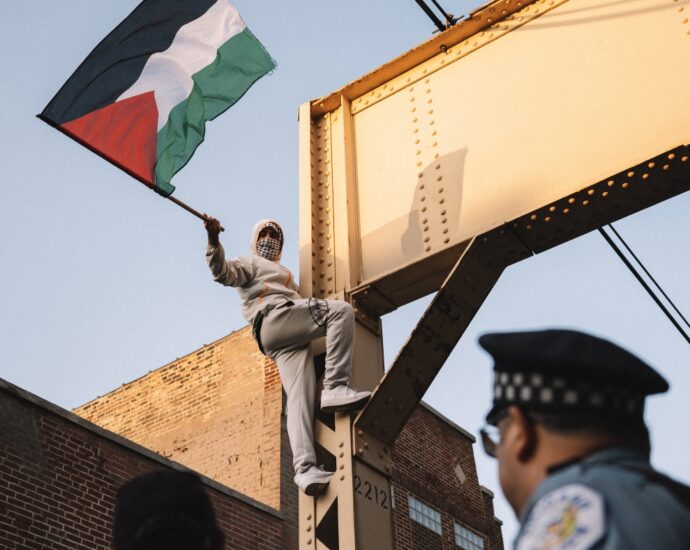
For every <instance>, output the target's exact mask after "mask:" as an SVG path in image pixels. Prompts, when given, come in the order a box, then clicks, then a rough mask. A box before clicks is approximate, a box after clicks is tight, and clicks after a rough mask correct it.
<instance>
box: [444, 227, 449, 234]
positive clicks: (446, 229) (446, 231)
mask: <svg viewBox="0 0 690 550" xmlns="http://www.w3.org/2000/svg"><path fill="white" fill-rule="evenodd" d="M443 233H444V235H445V234H446V233H448V228H447V227H446V228H444V229H443Z"/></svg>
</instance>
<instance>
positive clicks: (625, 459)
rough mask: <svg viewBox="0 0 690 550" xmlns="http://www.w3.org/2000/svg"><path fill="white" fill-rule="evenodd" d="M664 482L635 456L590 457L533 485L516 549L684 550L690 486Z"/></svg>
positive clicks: (606, 453)
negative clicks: (680, 493) (533, 490)
mask: <svg viewBox="0 0 690 550" xmlns="http://www.w3.org/2000/svg"><path fill="white" fill-rule="evenodd" d="M664 480H667V481H666V482H664ZM670 485H673V482H671V481H670V480H668V478H665V476H662V475H661V474H659V473H658V472H656V471H655V470H654V469H653V468H652V467H651V466H650V464H649V461H648V460H647V459H646V458H645V457H644V456H643V455H642V454H641V453H638V452H637V451H634V450H631V449H623V448H615V449H606V450H603V451H599V452H597V453H594V454H592V455H590V456H588V457H587V458H585V459H584V460H581V461H579V462H576V463H573V464H570V465H567V466H565V467H563V468H561V469H559V470H557V471H555V472H553V473H552V474H551V475H550V476H549V477H548V478H547V479H545V480H544V481H543V482H542V483H540V484H539V486H538V487H537V489H536V491H535V492H534V493H533V494H532V495H531V497H530V498H529V500H528V502H527V505H526V507H525V510H524V511H523V514H522V517H521V518H520V532H519V533H518V537H517V539H516V540H515V545H514V548H515V550H537V549H539V550H541V549H544V550H546V549H548V550H582V549H592V550H623V549H625V550H635V549H640V550H656V549H660V550H661V549H663V550H684V549H690V508H688V502H687V495H688V494H690V493H689V492H688V491H690V489H689V488H688V487H686V486H683V485H681V484H679V483H677V484H675V488H676V490H674V489H672V488H671V486H670ZM679 490H680V492H683V493H684V494H685V497H684V498H685V502H684V503H683V502H682V498H683V497H680V496H679Z"/></svg>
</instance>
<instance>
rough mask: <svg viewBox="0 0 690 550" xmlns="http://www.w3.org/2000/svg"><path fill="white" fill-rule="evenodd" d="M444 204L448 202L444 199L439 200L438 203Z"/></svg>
mask: <svg viewBox="0 0 690 550" xmlns="http://www.w3.org/2000/svg"><path fill="white" fill-rule="evenodd" d="M444 202H446V199H444V198H443V197H441V198H440V199H438V203H439V204H443V203H444Z"/></svg>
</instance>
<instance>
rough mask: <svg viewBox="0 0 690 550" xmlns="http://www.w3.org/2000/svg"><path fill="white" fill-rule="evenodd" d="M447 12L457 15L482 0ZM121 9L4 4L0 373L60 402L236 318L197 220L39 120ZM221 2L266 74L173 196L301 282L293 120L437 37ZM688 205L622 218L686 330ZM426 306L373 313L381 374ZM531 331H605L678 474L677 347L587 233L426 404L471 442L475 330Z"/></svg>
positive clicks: (296, 4)
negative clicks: (260, 51)
mask: <svg viewBox="0 0 690 550" xmlns="http://www.w3.org/2000/svg"><path fill="white" fill-rule="evenodd" d="M442 3H443V5H444V6H445V7H446V8H447V9H448V10H449V11H452V12H454V13H456V14H460V13H466V12H467V11H468V10H469V9H471V8H474V7H476V5H478V4H479V2H475V1H472V2H461V1H458V0H452V1H451V0H444V1H443V2H442ZM136 4H137V2H136V1H135V0H120V1H119V2H105V1H102V0H95V1H89V2H87V1H86V0H63V1H61V2H45V1H38V0H22V1H21V2H18V1H14V2H3V3H2V6H1V7H0V14H1V15H2V22H3V23H2V25H3V30H2V33H0V52H1V53H0V56H1V59H2V67H3V72H4V74H5V76H4V78H3V79H2V80H1V81H0V94H1V95H0V97H1V98H2V105H3V109H2V111H1V114H0V117H1V120H2V124H1V126H0V128H1V131H2V152H1V153H0V158H1V159H2V176H1V180H0V181H1V182H2V183H1V185H2V195H1V202H0V205H1V208H2V209H1V210H0V235H1V236H2V239H1V241H0V311H2V316H1V317H0V349H1V350H2V354H1V355H0V357H2V362H1V363H0V377H2V378H5V379H6V380H8V381H10V382H12V383H14V384H16V385H18V386H21V387H23V388H25V389H27V390H29V391H31V392H33V393H36V394H38V395H39V396H41V397H43V398H45V399H48V400H50V401H52V402H55V403H57V404H58V405H61V406H63V407H65V408H72V407H74V406H76V405H79V404H81V403H84V402H86V401H88V400H90V399H92V398H94V397H95V396H97V395H102V394H104V393H107V392H108V391H110V390H112V389H114V388H116V387H117V386H119V385H120V384H122V383H124V382H127V381H130V380H132V379H134V378H137V377H139V376H141V375H142V374H145V373H146V372H148V371H149V370H153V369H156V368H158V367H160V366H162V365H163V364H165V363H167V362H169V361H171V360H173V359H174V358H176V357H178V356H182V355H184V354H186V353H189V352H191V351H193V350H194V349H196V348H198V347H200V346H201V345H203V344H204V343H208V342H211V341H213V340H215V339H217V338H220V337H222V336H224V335H225V334H227V333H228V332H230V331H232V330H235V329H238V328H241V327H242V326H243V325H244V322H243V320H242V318H241V317H240V315H239V300H238V298H237V296H236V293H235V292H234V291H232V290H230V289H226V288H223V287H221V286H220V285H217V284H215V283H213V282H212V281H211V279H210V276H209V272H208V268H207V267H206V264H205V261H204V256H203V253H204V246H205V233H204V230H203V227H202V225H201V222H199V221H198V220H197V219H196V218H193V217H191V216H190V215H189V214H187V213H186V212H184V211H182V210H180V209H179V208H177V207H175V206H174V205H172V204H170V203H169V202H168V201H166V200H164V199H162V198H160V197H159V196H157V195H156V194H155V193H153V192H151V191H150V190H148V189H147V188H145V187H144V186H143V185H141V184H139V183H137V182H135V181H134V180H132V179H130V178H129V177H128V176H126V175H125V174H124V173H122V172H120V171H119V170H117V169H115V168H113V167H112V166H110V165H109V164H107V163H106V162H105V161H103V160H101V159H100V158H98V157H96V156H95V155H93V154H92V153H90V152H88V151H87V150H86V149H83V148H82V147H80V146H78V145H77V144H76V143H74V142H72V141H71V140H69V139H67V138H66V137H64V136H63V135H61V134H60V133H58V132H56V131H55V130H53V129H51V128H49V127H48V126H47V125H45V124H44V123H42V122H40V121H38V120H37V119H36V118H35V117H34V115H35V114H36V113H39V112H40V111H41V110H42V109H43V107H44V106H45V104H46V103H47V102H48V101H49V100H50V99H51V97H52V96H53V95H54V94H55V92H56V91H57V90H58V88H59V87H60V86H61V84H62V83H63V82H64V81H65V80H66V79H67V78H68V77H69V75H70V74H71V73H72V71H73V70H74V69H75V68H76V67H77V65H78V64H79V63H80V62H81V61H82V59H83V58H84V57H85V56H86V55H87V54H88V53H89V51H90V50H91V49H92V48H93V47H94V46H95V45H96V44H97V43H98V42H99V41H100V39H101V38H103V37H104V36H105V35H106V34H107V33H108V32H109V31H110V30H111V29H112V28H113V27H114V26H115V25H116V24H117V23H118V22H119V21H120V20H121V19H123V18H124V17H125V16H126V15H127V14H128V13H129V12H130V11H131V10H132V9H133V8H134V7H135V5H136ZM235 4H236V5H237V7H238V8H239V9H240V11H241V13H242V15H243V16H244V19H245V21H246V22H247V24H248V25H249V27H250V28H251V29H252V30H253V31H254V33H255V34H256V35H257V36H258V37H259V39H260V40H261V41H262V42H263V43H264V44H265V45H266V47H267V48H268V50H269V51H270V52H271V54H272V55H273V57H274V58H275V59H276V60H277V61H278V63H279V67H278V69H277V70H276V71H275V73H274V74H273V75H271V76H269V77H266V78H264V79H263V80H262V81H260V82H259V83H258V84H257V85H256V86H255V87H254V88H253V89H252V90H251V91H250V92H249V93H248V94H247V95H246V96H245V97H244V98H243V99H242V101H241V102H240V103H238V104H237V105H236V106H235V107H233V108H232V109H231V110H230V111H228V112H227V113H226V114H224V115H223V116H222V117H220V118H219V119H217V120H216V121H214V122H213V123H211V124H210V125H209V126H208V132H207V140H206V142H205V143H204V144H203V145H202V146H201V147H200V148H199V150H198V151H197V153H196V155H195V156H194V158H193V159H192V161H191V162H190V163H189V165H188V166H187V167H186V168H185V169H184V170H183V171H182V172H181V173H180V174H179V175H178V176H177V177H176V179H175V180H174V183H175V184H176V185H177V188H178V190H177V192H176V196H177V197H179V198H180V199H182V200H185V201H188V202H189V203H190V204H192V205H193V206H195V207H197V208H198V209H200V210H203V211H207V212H209V213H211V214H213V215H215V216H217V217H219V218H220V219H221V220H222V221H223V223H224V225H225V227H226V229H227V231H226V232H225V234H224V235H223V242H224V244H225V246H226V248H227V249H228V251H229V252H230V253H233V252H237V253H245V252H247V250H248V239H249V232H250V229H251V227H252V226H253V224H254V222H255V221H256V220H257V219H259V218H264V217H268V216H271V217H276V218H277V219H279V220H281V221H282V222H283V224H284V226H285V230H286V235H287V239H288V244H287V248H286V252H285V255H284V260H285V262H284V263H285V264H286V265H287V266H288V267H289V268H291V269H292V270H293V271H295V272H296V271H297V267H298V254H297V237H298V235H297V228H298V170H297V166H298V140H297V107H298V106H299V105H300V104H301V103H303V102H305V101H308V100H310V99H312V98H315V97H319V96H321V95H324V94H326V93H328V92H330V91H333V90H335V89H337V88H339V87H340V86H341V85H343V84H345V83H347V82H349V81H351V80H353V79H355V78H357V77H358V76H360V75H361V74H364V73H366V72H368V71H369V70H371V69H373V68H375V67H377V66H378V65H380V64H382V63H383V62H385V61H387V60H389V59H391V58H393V57H396V56H397V55H399V54H400V53H402V52H404V51H406V50H407V49H409V48H411V47H413V46H415V45H416V44H418V43H420V42H422V41H424V40H426V39H427V38H429V37H430V36H431V33H432V31H433V26H432V24H431V23H430V21H428V20H427V19H426V17H425V16H424V14H423V13H422V12H421V10H420V9H419V8H418V7H417V5H416V4H415V3H414V1H413V0H407V1H405V2H401V1H400V0H379V1H377V2H367V1H363V0H353V1H350V2H305V1H303V0H295V1H292V2H285V1H284V0H283V1H277V0H268V1H264V2H249V1H247V0H237V1H236V2H235ZM459 93H460V94H461V93H462V91H459ZM487 130H488V131H490V129H487ZM641 160H642V159H641ZM689 210H690V196H688V194H686V195H684V196H680V197H677V198H675V199H673V200H671V201H667V202H666V203H663V204H661V205H659V206H656V207H654V208H651V209H649V210H646V211H643V212H640V213H638V214H636V215H634V216H632V217H630V218H628V219H626V220H623V221H621V222H620V223H618V224H617V228H618V230H619V231H620V232H621V233H622V234H623V235H624V237H625V238H626V239H627V240H628V242H629V243H630V244H631V246H632V247H633V248H634V250H635V251H636V252H637V253H638V255H639V256H640V257H641V258H643V259H644V261H645V262H646V265H647V267H648V268H649V269H650V270H651V271H652V273H653V274H654V275H655V276H656V277H657V278H658V280H659V281H660V282H661V283H662V284H663V285H664V288H665V290H666V292H667V293H668V294H669V295H671V296H672V297H673V299H674V300H675V301H676V303H677V305H678V306H679V307H680V308H681V310H682V311H683V312H684V313H685V315H686V317H687V316H688V315H690V291H689V290H688V273H689V272H690V249H689V248H688V244H687V243H688V234H689V233H690V216H688V212H689ZM427 301H428V300H420V301H419V302H417V303H414V304H411V305H410V306H407V307H405V308H402V309H400V310H398V311H396V312H394V313H392V314H390V315H389V316H387V317H386V318H385V319H384V330H385V338H386V339H385V346H386V355H387V360H388V362H389V363H390V361H392V359H393V357H394V356H395V354H396V352H397V350H398V349H399V347H400V345H401V344H402V342H403V341H404V340H405V339H406V337H407V335H408V333H409V331H410V330H411V328H412V327H413V326H414V325H415V323H416V321H417V319H418V318H419V316H420V315H421V313H422V311H423V306H424V304H425V303H426V302H427ZM546 326H569V327H577V328H580V329H584V330H589V331H591V332H594V333H596V334H599V335H602V336H605V337H609V338H611V339H613V340H615V341H616V342H618V343H620V344H623V345H624V346H626V347H628V348H629V349H630V350H632V351H633V352H635V353H637V354H639V355H640V356H641V357H643V358H644V359H646V360H647V361H649V362H650V363H651V364H652V365H654V366H656V367H657V368H658V369H659V370H660V371H661V372H662V373H663V374H664V375H665V376H666V377H667V378H668V379H669V381H670V382H671V384H672V389H671V392H670V393H669V394H668V395H666V396H663V397H656V398H654V399H652V400H651V401H650V402H649V405H648V413H647V419H648V422H649V424H650V426H651V429H652V434H653V443H654V453H653V461H654V463H655V464H656V465H657V466H658V467H660V468H661V469H663V470H666V471H668V472H670V473H672V474H674V475H675V476H677V477H679V478H682V479H685V480H686V481H688V480H690V472H689V469H688V467H687V464H688V459H687V457H688V456H689V455H690V422H688V418H690V400H689V399H688V398H687V392H688V389H689V388H690V348H689V347H688V345H687V344H686V343H685V341H684V340H683V339H682V338H681V337H680V336H679V335H678V334H677V333H676V332H675V329H674V328H673V327H672V326H671V324H670V323H669V322H668V321H667V320H666V318H665V317H664V316H663V314H662V313H661V312H660V311H659V310H658V309H657V308H656V306H655V305H654V304H653V302H652V301H651V300H650V298H649V297H648V296H647V295H646V294H645V293H644V291H643V290H642V289H641V287H640V286H639V285H638V283H637V282H636V281H635V280H634V279H633V278H632V277H631V276H630V275H629V273H628V272H627V270H626V268H625V267H624V266H623V265H622V264H621V263H620V261H619V260H618V259H617V257H615V255H614V254H613V252H612V251H611V250H610V249H609V248H608V247H607V245H606V244H605V243H604V242H603V240H602V239H601V238H600V237H599V236H598V235H597V234H590V235H587V236H585V237H582V238H580V239H578V240H576V241H573V242H571V243H569V244H566V245H563V246H561V247H559V248H557V249H555V250H552V251H550V252H548V253H544V254H542V255H539V256H537V257H534V258H532V259H530V260H527V261H524V262H522V263H520V264H518V265H515V266H513V267H511V268H510V269H508V270H507V271H506V273H505V274H504V275H503V277H502V278H501V280H500V281H499V284H498V285H497V287H496V288H495V289H494V291H493V292H492V294H491V295H490V297H489V299H488V300H487V302H486V304H485V305H484V307H483V308H482V309H481V311H480V312H479V314H478V315H477V317H476V319H475V320H474V322H473V323H472V325H471V326H470V328H469V330H468V331H467V332H466V334H465V335H464V336H463V338H462V340H461V341H460V344H459V345H458V347H457V349H456V350H455V352H454V353H453V354H452V356H451V358H450V360H449V361H448V363H447V364H446V366H445V367H444V368H443V370H442V372H441V374H440V375H439V377H438V378H437V380H436V381H435V383H434V384H433V386H432V387H431V389H430V390H429V392H428V393H427V395H426V396H425V399H426V400H427V401H428V402H429V403H430V404H431V405H432V406H433V407H435V408H437V409H438V410H440V411H441V412H442V413H443V414H444V415H446V416H448V417H449V418H451V419H452V420H453V421H455V422H457V423H458V424H460V425H461V426H463V427H464V428H466V429H468V430H470V431H472V432H476V428H477V427H478V426H479V425H480V424H481V421H482V418H483V415H484V413H485V411H486V409H487V406H488V400H489V390H490V383H491V378H490V365H491V364H490V361H489V360H488V358H487V357H486V356H485V355H484V353H483V352H482V351H481V350H480V349H479V348H478V346H477V344H476V339H477V336H478V334H481V333H482V332H486V331H489V330H510V329H527V328H535V327H546ZM475 453H476V457H477V463H478V467H479V474H480V481H481V482H482V483H483V484H485V485H486V486H488V487H489V488H490V489H492V490H493V491H494V492H495V494H496V512H497V515H498V516H499V517H500V518H502V519H503V520H504V521H505V528H504V535H505V536H506V539H507V540H508V541H510V540H512V538H513V535H514V533H515V522H514V520H513V518H512V513H511V512H510V511H509V509H508V507H507V505H506V504H505V502H504V500H503V499H502V496H501V494H500V489H499V488H498V485H497V482H496V476H495V464H494V463H493V462H492V461H491V460H489V459H486V458H485V457H484V456H483V454H482V452H481V449H480V448H479V447H477V448H476V449H475Z"/></svg>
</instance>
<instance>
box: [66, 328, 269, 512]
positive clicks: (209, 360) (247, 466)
mask: <svg viewBox="0 0 690 550" xmlns="http://www.w3.org/2000/svg"><path fill="white" fill-rule="evenodd" d="M281 398H282V394H281V386H280V378H279V375H278V370H277V368H276V367H275V365H274V364H273V363H272V362H271V361H269V360H268V359H266V358H265V357H264V356H263V355H262V354H261V353H260V352H259V350H258V348H257V347H256V344H255V342H254V339H253V338H252V336H251V330H250V328H249V327H246V328H244V329H242V330H239V331H237V332H233V333H232V334H230V335H228V336H226V337H224V338H221V339H220V340H218V341H216V342H214V343H212V344H210V345H207V346H204V347H203V348H201V349H200V350H197V351H195V352H193V353H190V354H189V355H186V356H184V357H182V358H179V359H177V360H175V361H173V362H171V363H169V364H168V365H165V366H164V367H161V368H159V369H157V370H155V371H152V372H150V373H149V374H147V375H146V376H143V377H141V378H139V379H137V380H134V381H133V382H130V383H128V384H123V385H122V386H121V387H120V388H118V389H116V390H115V391H113V392H111V393H108V394H107V395H105V396H103V397H99V398H97V399H94V400H93V401H91V402H89V403H87V404H85V405H82V406H81V407H78V408H77V409H75V410H74V412H75V413H76V414H78V415H79V416H81V417H83V418H85V419H87V420H89V421H91V422H93V423H94V424H97V425H99V426H102V427H103V428H105V429H107V430H110V431H112V432H115V433H117V434H119V435H121V436H122V437H125V438H127V439H130V440H132V441H134V442H136V443H139V444H140V445H143V446H144V447H147V448H149V449H153V450H155V451H156V452H158V453H160V454H161V455H163V456H165V457H168V458H171V459H173V460H175V461H177V462H180V463H181V464H184V465H186V466H188V467H190V468H193V469H194V470H196V471H198V472H201V473H202V474H204V475H205V476H207V477H210V478H211V479H214V480H216V481H218V482H219V483H222V484H223V485H227V486H228V487H232V488H233V489H235V490H236V491H239V492H241V493H243V494H245V495H247V496H250V497H252V498H254V499H256V500H258V501H260V502H263V503H264V504H267V505H268V506H271V507H273V508H276V509H279V508H281V505H280V485H281V483H280V476H281V472H280V456H281V449H280V440H281V436H280V431H281Z"/></svg>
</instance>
